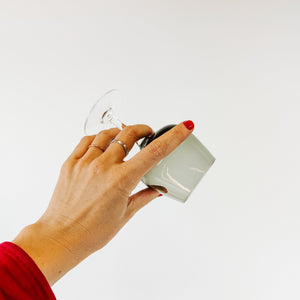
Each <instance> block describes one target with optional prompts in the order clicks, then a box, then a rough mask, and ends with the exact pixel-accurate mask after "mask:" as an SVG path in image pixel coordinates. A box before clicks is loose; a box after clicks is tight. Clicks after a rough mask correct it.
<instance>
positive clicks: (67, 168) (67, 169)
mask: <svg viewBox="0 0 300 300" xmlns="http://www.w3.org/2000/svg"><path fill="white" fill-rule="evenodd" d="M73 166H74V163H73V162H72V160H71V159H67V160H66V161H65V162H64V163H63V164H62V166H61V168H60V173H62V174H65V175H67V174H69V173H71V171H72V169H73Z"/></svg>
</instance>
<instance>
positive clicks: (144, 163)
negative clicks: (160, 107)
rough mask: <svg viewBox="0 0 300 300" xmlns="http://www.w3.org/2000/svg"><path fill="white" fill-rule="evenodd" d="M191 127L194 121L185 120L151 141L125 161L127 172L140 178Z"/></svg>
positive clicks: (178, 141)
mask: <svg viewBox="0 0 300 300" xmlns="http://www.w3.org/2000/svg"><path fill="white" fill-rule="evenodd" d="M188 128H190V129H188ZM193 128H194V123H193V122H192V121H185V122H183V123H180V124H178V125H177V126H175V127H173V128H172V129H170V130H169V131H167V132H166V133H164V134H163V135H161V136H160V137H158V138H157V139H155V140H154V141H152V142H151V143H150V144H149V145H147V146H146V147H145V148H144V149H142V150H141V151H140V152H138V153H137V154H136V155H135V156H134V157H132V158H131V159H129V160H128V161H126V162H125V164H126V165H127V168H128V169H129V173H130V174H133V176H135V177H136V179H137V180H139V179H140V178H142V177H143V176H144V175H145V174H146V173H147V172H148V171H149V170H150V169H152V168H153V167H154V166H155V165H157V164H158V163H159V162H160V161H161V160H162V159H163V158H164V157H166V156H167V155H169V154H170V153H171V152H172V151H173V150H174V149H175V148H176V147H178V146H179V145H180V144H181V143H182V142H183V141H184V140H185V139H186V138H187V137H188V136H189V135H190V134H191V133H192V131H193Z"/></svg>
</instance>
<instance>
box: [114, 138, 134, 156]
mask: <svg viewBox="0 0 300 300" xmlns="http://www.w3.org/2000/svg"><path fill="white" fill-rule="evenodd" d="M110 143H111V144H112V143H118V144H120V145H121V146H122V147H123V149H124V151H125V156H127V154H128V152H129V150H128V148H127V146H126V145H125V144H124V143H123V142H121V141H119V140H117V139H113V140H112V141H111V142H110Z"/></svg>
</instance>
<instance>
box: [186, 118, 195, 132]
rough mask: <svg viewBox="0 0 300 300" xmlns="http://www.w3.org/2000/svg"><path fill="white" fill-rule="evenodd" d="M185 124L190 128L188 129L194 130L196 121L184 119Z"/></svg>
mask: <svg viewBox="0 0 300 300" xmlns="http://www.w3.org/2000/svg"><path fill="white" fill-rule="evenodd" d="M183 124H184V126H185V127H186V128H187V129H188V130H192V129H193V128H194V126H195V125H194V122H193V121H191V120H188V121H184V122H183Z"/></svg>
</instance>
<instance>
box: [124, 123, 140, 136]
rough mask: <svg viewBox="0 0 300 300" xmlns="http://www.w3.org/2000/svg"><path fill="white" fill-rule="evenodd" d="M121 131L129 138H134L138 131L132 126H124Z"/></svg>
mask: <svg viewBox="0 0 300 300" xmlns="http://www.w3.org/2000/svg"><path fill="white" fill-rule="evenodd" d="M123 130H124V132H125V133H126V135H128V136H130V137H136V136H137V135H138V130H137V128H136V127H135V126H133V125H129V126H126V127H125V128H124V129H123Z"/></svg>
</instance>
